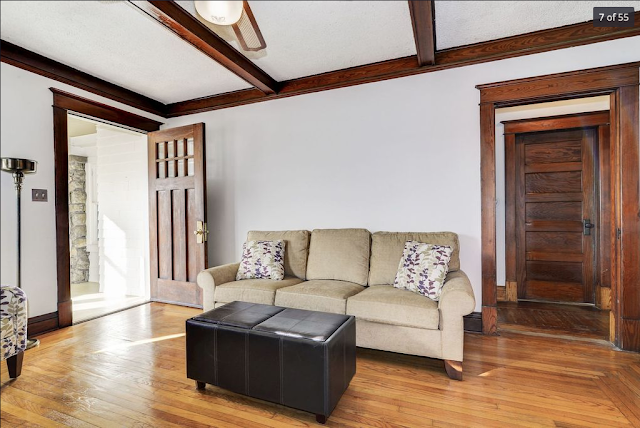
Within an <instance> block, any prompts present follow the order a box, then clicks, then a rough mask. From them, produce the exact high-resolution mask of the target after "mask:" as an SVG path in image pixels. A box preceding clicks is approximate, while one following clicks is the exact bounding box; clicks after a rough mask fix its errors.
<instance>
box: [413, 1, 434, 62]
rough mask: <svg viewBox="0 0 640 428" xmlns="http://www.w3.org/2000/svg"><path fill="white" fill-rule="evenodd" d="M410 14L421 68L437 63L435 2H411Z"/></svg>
mask: <svg viewBox="0 0 640 428" xmlns="http://www.w3.org/2000/svg"><path fill="white" fill-rule="evenodd" d="M409 13H410V15H411V25H412V27H413V38H414V40H415V42H416V52H417V59H418V65H419V66H421V67H422V66H425V65H433V64H435V62H436V26H435V13H434V5H433V1H425V0H422V1H419V0H409Z"/></svg>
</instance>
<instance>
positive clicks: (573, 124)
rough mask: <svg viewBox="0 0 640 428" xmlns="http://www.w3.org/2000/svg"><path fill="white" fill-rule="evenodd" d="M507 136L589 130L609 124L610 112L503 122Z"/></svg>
mask: <svg viewBox="0 0 640 428" xmlns="http://www.w3.org/2000/svg"><path fill="white" fill-rule="evenodd" d="M502 123H503V124H504V125H505V126H504V133H505V134H522V133H525V132H540V131H558V130H560V129H571V128H589V127H592V126H600V125H607V124H609V110H605V111H593V112H587V113H576V114H563V115H560V116H551V117H543V118H538V117H536V118H533V119H519V120H510V121H505V122H502Z"/></svg>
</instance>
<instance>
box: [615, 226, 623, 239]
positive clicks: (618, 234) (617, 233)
mask: <svg viewBox="0 0 640 428" xmlns="http://www.w3.org/2000/svg"><path fill="white" fill-rule="evenodd" d="M621 237H622V230H620V228H618V229H617V230H616V238H618V239H620V238H621Z"/></svg>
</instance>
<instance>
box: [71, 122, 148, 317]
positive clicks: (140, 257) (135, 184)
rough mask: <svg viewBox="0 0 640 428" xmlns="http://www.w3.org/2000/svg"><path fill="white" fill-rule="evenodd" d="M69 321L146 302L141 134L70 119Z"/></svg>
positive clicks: (144, 159)
mask: <svg viewBox="0 0 640 428" xmlns="http://www.w3.org/2000/svg"><path fill="white" fill-rule="evenodd" d="M67 117H68V124H67V129H68V135H69V139H68V141H69V146H68V153H69V161H68V183H69V186H68V192H69V199H68V200H69V267H70V270H69V272H70V285H71V300H72V302H73V305H72V308H73V321H74V323H78V322H82V321H86V320H89V319H93V318H96V317H100V316H103V315H106V314H110V313H113V312H116V311H119V310H123V309H127V308H130V307H133V306H137V305H140V304H143V303H146V302H148V301H149V228H148V218H149V213H148V211H149V210H148V202H147V194H148V190H147V186H148V182H147V180H148V172H147V137H146V134H144V133H141V132H135V131H131V130H128V129H123V128H119V127H116V126H112V125H109V124H105V123H101V122H98V121H95V120H92V119H89V118H85V117H81V116H76V115H74V114H72V113H68V115H67Z"/></svg>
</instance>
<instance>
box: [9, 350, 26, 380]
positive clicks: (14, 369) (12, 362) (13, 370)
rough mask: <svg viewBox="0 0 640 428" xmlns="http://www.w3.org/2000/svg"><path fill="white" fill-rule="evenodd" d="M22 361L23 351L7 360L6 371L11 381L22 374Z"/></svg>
mask: <svg viewBox="0 0 640 428" xmlns="http://www.w3.org/2000/svg"><path fill="white" fill-rule="evenodd" d="M23 359H24V351H20V352H18V353H17V354H16V355H13V356H11V357H9V358H7V371H8V372H9V377H10V378H11V379H15V378H17V377H18V376H20V375H21V374H22V361H23Z"/></svg>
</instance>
